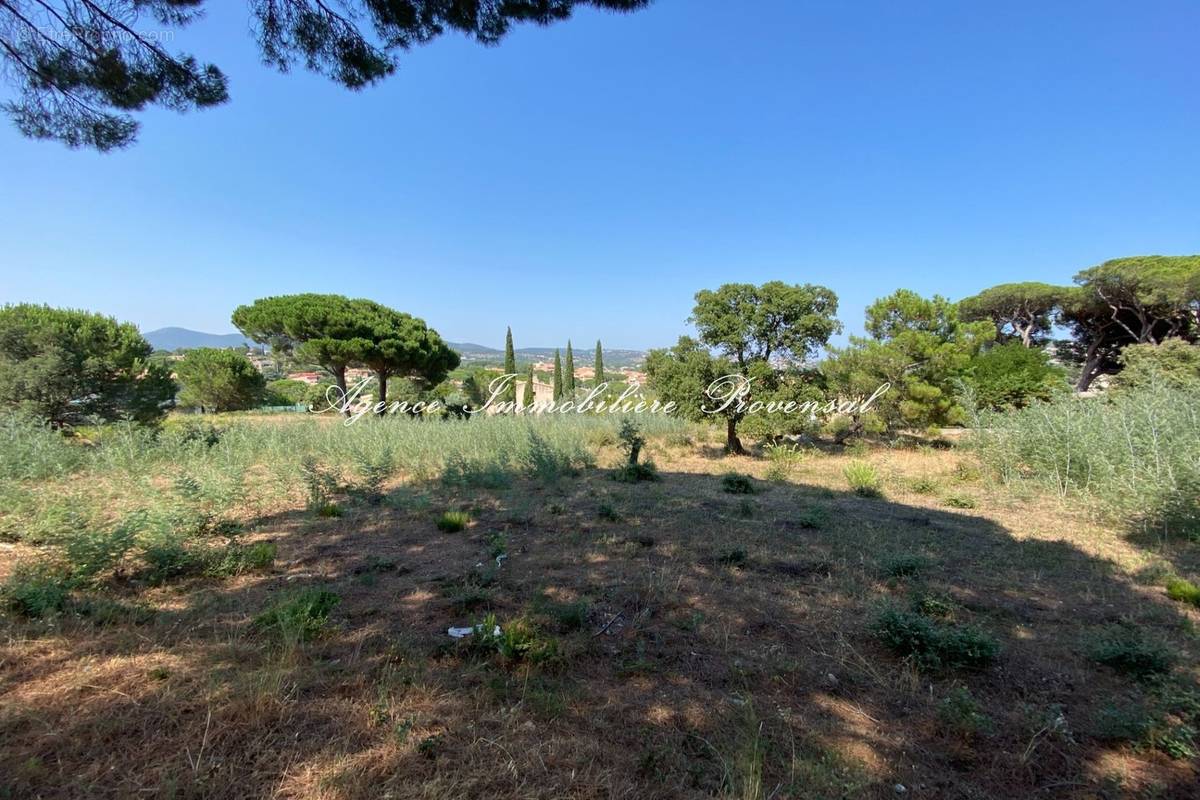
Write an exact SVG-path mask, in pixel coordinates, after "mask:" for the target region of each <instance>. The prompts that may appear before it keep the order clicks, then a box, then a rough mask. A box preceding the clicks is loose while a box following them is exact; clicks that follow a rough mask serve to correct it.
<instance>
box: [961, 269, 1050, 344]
mask: <svg viewBox="0 0 1200 800" xmlns="http://www.w3.org/2000/svg"><path fill="white" fill-rule="evenodd" d="M1067 291H1068V289H1067V287H1063V286H1053V285H1051V284H1049V283H1039V282H1037V281H1027V282H1024V283H1002V284H1000V285H999V286H993V287H991V288H990V289H984V290H983V291H982V292H980V293H979V294H977V295H974V296H973V297H967V298H965V299H963V300H960V301H959V303H958V312H959V316H960V317H961V318H962V319H963V320H965V321H967V322H977V321H979V320H984V319H987V320H991V321H992V322H993V323H995V325H996V336H997V338H998V339H999V340H1001V341H1006V340H1008V339H1019V340H1020V342H1021V344H1023V345H1024V346H1025V347H1032V346H1033V345H1035V344H1038V343H1040V342H1042V341H1044V340H1045V338H1046V337H1047V336H1048V335H1049V333H1050V329H1051V325H1052V323H1053V318H1054V310H1055V309H1056V308H1057V307H1058V304H1059V303H1060V302H1061V301H1062V298H1063V295H1064V294H1066V292H1067Z"/></svg>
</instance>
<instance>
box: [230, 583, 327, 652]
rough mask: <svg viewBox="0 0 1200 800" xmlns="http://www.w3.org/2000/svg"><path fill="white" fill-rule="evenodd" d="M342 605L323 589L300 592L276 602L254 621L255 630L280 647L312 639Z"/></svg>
mask: <svg viewBox="0 0 1200 800" xmlns="http://www.w3.org/2000/svg"><path fill="white" fill-rule="evenodd" d="M339 602H341V598H340V597H338V596H337V595H336V594H334V593H333V592H330V591H326V590H324V589H302V590H300V591H299V592H294V593H292V594H289V595H287V596H285V597H281V598H280V599H278V600H276V601H275V602H274V603H272V604H271V605H270V606H268V607H267V608H266V609H265V610H263V612H262V613H260V614H259V615H258V616H257V617H255V618H254V621H253V623H252V625H253V627H254V629H255V630H257V631H259V632H260V633H263V634H264V635H266V636H269V637H271V638H273V639H275V640H276V641H278V642H280V643H283V644H296V643H298V642H307V641H311V640H312V639H315V638H316V637H317V636H318V635H320V633H321V631H322V630H324V628H325V625H326V624H327V623H328V622H329V614H330V612H332V611H333V608H334V606H336V605H337V604H338V603H339Z"/></svg>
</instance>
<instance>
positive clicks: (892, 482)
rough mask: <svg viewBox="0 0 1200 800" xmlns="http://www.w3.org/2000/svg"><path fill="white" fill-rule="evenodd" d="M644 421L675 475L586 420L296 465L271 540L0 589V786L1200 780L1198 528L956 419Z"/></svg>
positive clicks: (1169, 784)
mask: <svg viewBox="0 0 1200 800" xmlns="http://www.w3.org/2000/svg"><path fill="white" fill-rule="evenodd" d="M647 449H648V455H649V456H650V457H651V458H653V459H654V461H655V462H656V464H657V466H658V470H659V474H660V478H661V479H660V480H658V481H648V482H639V483H621V482H617V481H614V480H611V479H610V475H611V471H612V467H614V466H616V465H617V464H618V463H619V461H620V454H619V453H618V452H617V450H616V449H615V447H613V446H612V444H611V443H601V445H600V446H599V449H598V451H597V453H596V458H595V462H596V466H592V467H585V468H582V469H580V470H578V471H577V472H575V473H574V474H562V475H559V476H556V477H550V478H545V479H534V478H529V477H519V478H516V479H514V480H513V481H511V482H510V483H508V484H507V485H497V486H495V487H493V488H485V487H480V486H469V485H454V484H452V483H446V482H443V481H439V480H436V479H431V478H429V477H428V476H422V475H417V476H413V475H408V474H405V473H404V471H403V470H401V471H400V472H399V473H398V474H397V475H396V476H394V477H392V478H390V479H389V480H388V481H387V482H386V484H384V494H383V496H382V497H374V498H367V499H364V498H361V497H356V496H353V495H351V494H348V493H347V492H346V491H345V490H344V489H342V488H335V489H333V490H331V491H332V497H333V498H334V499H335V500H336V501H337V504H338V508H339V510H340V512H341V516H336V517H324V516H320V515H318V514H314V513H310V512H309V511H306V510H305V503H304V500H303V498H302V497H300V495H299V494H298V493H292V494H290V495H285V496H283V497H282V499H280V500H278V501H275V502H272V503H270V504H266V503H258V504H254V505H253V506H251V505H247V506H246V507H245V508H244V509H243V510H242V512H241V513H242V516H243V518H242V519H241V520H240V521H241V522H242V523H243V524H244V526H245V531H244V533H243V534H242V535H241V536H242V541H243V542H245V543H246V544H247V545H252V544H254V543H258V542H270V543H273V544H274V545H275V558H274V561H273V563H270V564H269V565H266V564H265V565H263V566H262V568H260V569H253V570H248V571H242V572H240V574H232V575H229V576H227V577H212V576H205V575H185V576H182V577H180V578H179V579H177V580H172V581H165V582H160V583H148V582H145V581H142V580H139V579H138V578H137V576H136V574H134V573H127V572H122V571H120V570H118V571H117V572H116V573H114V575H113V576H112V577H111V578H109V579H107V580H106V583H105V586H104V592H103V594H102V595H96V597H98V598H99V597H102V598H103V599H102V600H101V599H96V600H93V601H91V602H90V604H77V605H76V606H74V607H70V608H69V609H68V610H67V611H65V612H63V613H60V614H56V615H49V616H44V617H42V618H32V619H31V618H27V617H23V616H21V615H19V614H15V613H12V614H8V615H6V616H5V617H4V618H3V619H2V620H0V635H2V641H0V796H3V797H11V798H39V797H44V798H59V797H76V798H109V797H111V798H138V797H148V798H151V797H153V798H157V797H187V798H190V797H206V798H207V797H211V798H259V797H264V798H265V797H281V798H329V799H330V800H332V799H333V798H429V799H431V800H432V799H434V798H437V799H439V800H442V799H445V800H450V799H451V798H473V797H479V798H483V797H488V798H547V799H549V798H702V797H729V798H746V799H748V800H749V799H755V800H768V799H769V798H806V799H807V798H842V797H844V798H875V797H878V798H895V797H901V796H903V797H913V798H1123V797H1145V798H1152V797H1154V798H1184V797H1197V796H1200V773H1198V770H1197V760H1196V753H1195V749H1194V748H1195V740H1194V736H1195V731H1194V726H1196V725H1197V723H1198V719H1200V691H1198V689H1197V685H1198V678H1200V674H1198V671H1197V667H1196V664H1197V660H1196V657H1197V653H1198V652H1200V647H1198V644H1200V643H1198V642H1197V637H1196V632H1195V631H1196V628H1195V625H1196V622H1197V619H1198V614H1197V610H1196V609H1195V608H1193V607H1189V606H1187V605H1184V604H1180V603H1177V602H1174V601H1172V600H1170V599H1169V598H1168V597H1167V596H1166V595H1165V594H1164V591H1163V589H1162V581H1161V577H1162V576H1163V575H1165V574H1174V573H1177V574H1181V575H1190V576H1192V577H1195V575H1196V572H1197V568H1198V564H1197V562H1196V559H1195V555H1194V546H1193V547H1192V548H1190V549H1189V548H1187V547H1186V546H1175V545H1171V546H1166V545H1163V544H1162V543H1157V542H1141V541H1134V540H1130V539H1129V538H1128V537H1127V536H1125V535H1124V534H1122V533H1121V532H1120V531H1118V530H1116V529H1114V528H1112V527H1109V526H1106V525H1105V524H1102V523H1100V522H1098V521H1097V520H1096V519H1093V517H1092V515H1090V514H1089V513H1087V509H1084V508H1080V507H1078V506H1070V505H1067V504H1064V503H1063V502H1060V501H1059V500H1058V498H1055V497H1051V496H1046V495H1036V494H1035V495H1028V496H1024V495H1020V494H1017V493H1015V491H1014V490H1013V489H1012V488H1010V487H1006V486H1002V485H999V484H996V483H995V482H994V481H993V480H992V479H991V478H990V477H989V475H988V474H987V473H986V471H984V470H983V469H982V468H981V467H980V466H979V465H978V464H977V462H975V461H974V460H973V457H972V456H971V455H970V454H969V453H967V452H965V451H962V450H960V449H948V450H940V449H929V448H923V449H911V450H898V449H882V448H881V449H873V450H866V451H862V452H858V453H856V454H854V455H850V454H834V453H823V452H819V451H815V450H813V451H809V452H806V453H804V454H802V455H797V456H795V457H791V458H776V459H769V458H766V457H763V456H761V455H760V456H757V457H745V458H731V457H724V456H723V455H722V454H721V453H720V451H719V448H718V447H717V445H716V444H715V441H706V440H704V439H703V438H701V439H698V440H697V439H694V440H692V441H688V440H687V439H685V438H684V437H682V436H674V437H672V438H670V439H667V438H664V437H658V438H653V439H652V440H651V442H650V443H649V445H648V448H647ZM860 461H862V462H866V463H868V464H869V465H871V467H873V468H874V471H875V473H876V474H877V475H878V477H879V479H880V480H881V490H880V493H879V496H864V495H871V494H872V492H870V491H869V490H864V491H863V492H862V493H861V494H858V493H855V492H852V491H851V490H850V487H849V486H848V483H847V477H846V474H845V471H846V469H847V467H848V466H849V465H850V464H851V463H852V462H860ZM731 472H738V473H741V474H743V475H745V476H748V479H747V480H738V479H730V478H727V477H726V476H727V475H728V473H731ZM245 480H246V481H247V482H248V483H250V484H253V482H254V481H256V480H257V481H268V480H270V478H269V477H268V476H267V474H266V473H263V472H255V471H254V470H251V471H249V472H247V474H246V477H245ZM42 486H43V488H44V489H46V490H47V491H61V492H62V493H64V495H68V496H69V495H70V493H71V492H73V491H78V487H77V486H73V485H72V481H71V479H63V480H61V481H58V482H57V483H56V481H55V480H48V481H44V482H42ZM55 487H57V488H55ZM446 511H462V512H466V515H467V516H466V518H465V519H464V520H459V521H462V522H465V527H464V528H463V529H462V530H457V531H455V530H452V529H453V528H454V527H456V525H455V524H454V523H455V522H456V520H447V521H444V522H443V524H442V525H440V526H439V524H438V522H439V520H440V517H441V515H442V514H443V513H444V512H446ZM444 529H445V530H444ZM0 547H3V548H4V549H3V565H2V566H0V570H3V571H11V570H12V569H13V565H14V564H15V563H17V562H18V561H20V560H21V559H23V558H26V557H29V556H31V555H32V554H33V553H34V552H35V550H36V547H35V546H33V545H30V544H28V543H27V542H24V541H10V542H8V543H5V544H3V545H0ZM0 577H2V576H0ZM71 609H73V610H71ZM473 625H479V627H478V628H477V630H476V633H475V634H474V635H472V636H468V637H465V638H463V639H453V638H451V637H450V636H448V635H447V629H448V628H450V627H452V626H473ZM494 626H499V628H500V634H499V636H493V635H492V633H493V629H494Z"/></svg>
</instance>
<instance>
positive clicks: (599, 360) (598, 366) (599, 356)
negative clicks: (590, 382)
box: [593, 339, 604, 386]
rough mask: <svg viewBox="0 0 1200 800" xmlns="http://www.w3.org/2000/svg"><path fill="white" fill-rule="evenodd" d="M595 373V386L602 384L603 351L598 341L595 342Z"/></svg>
mask: <svg viewBox="0 0 1200 800" xmlns="http://www.w3.org/2000/svg"><path fill="white" fill-rule="evenodd" d="M593 368H594V371H595V373H596V383H595V385H596V386H599V385H600V384H602V383H604V351H603V350H602V349H601V348H600V340H599V339H597V340H596V361H595V363H594V365H593Z"/></svg>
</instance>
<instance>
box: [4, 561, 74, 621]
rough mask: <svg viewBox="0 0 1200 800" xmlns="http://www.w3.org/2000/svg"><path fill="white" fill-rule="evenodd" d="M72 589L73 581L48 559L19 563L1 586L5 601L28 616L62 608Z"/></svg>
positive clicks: (52, 611) (35, 615) (36, 615)
mask: <svg viewBox="0 0 1200 800" xmlns="http://www.w3.org/2000/svg"><path fill="white" fill-rule="evenodd" d="M70 593H71V581H70V579H69V577H68V576H67V574H66V572H65V571H64V570H63V569H62V568H61V567H59V566H57V565H54V564H51V563H48V562H37V563H33V564H29V563H25V564H20V565H18V566H17V568H16V569H15V570H13V573H12V575H10V576H9V578H8V580H7V581H5V582H4V585H3V586H0V597H3V599H4V604H5V605H6V606H8V607H9V608H12V609H13V610H14V611H17V612H19V613H21V614H24V615H25V616H27V617H43V616H46V615H48V614H52V613H56V612H59V611H62V610H63V608H64V607H65V606H66V604H67V599H68V598H69V597H70Z"/></svg>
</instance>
